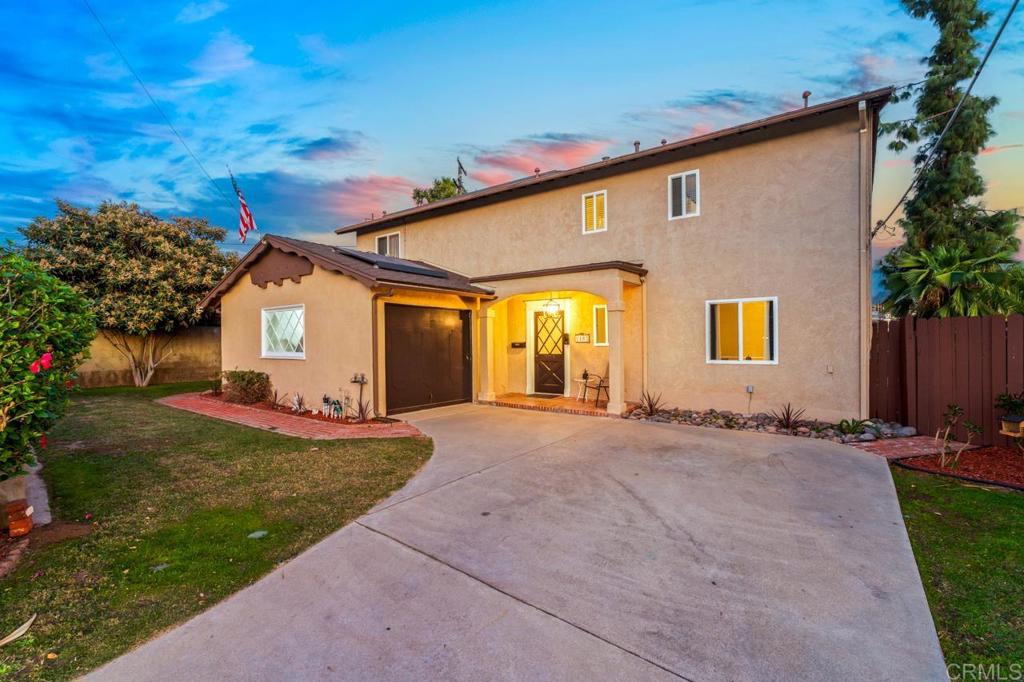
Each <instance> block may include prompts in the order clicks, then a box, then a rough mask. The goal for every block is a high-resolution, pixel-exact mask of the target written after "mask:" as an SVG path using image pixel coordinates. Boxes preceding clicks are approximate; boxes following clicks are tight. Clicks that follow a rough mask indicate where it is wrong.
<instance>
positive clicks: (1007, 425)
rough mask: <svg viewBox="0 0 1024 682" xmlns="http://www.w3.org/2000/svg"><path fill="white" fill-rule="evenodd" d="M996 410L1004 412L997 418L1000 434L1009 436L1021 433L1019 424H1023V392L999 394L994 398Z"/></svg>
mask: <svg viewBox="0 0 1024 682" xmlns="http://www.w3.org/2000/svg"><path fill="white" fill-rule="evenodd" d="M996 408H997V409H1000V410H1002V411H1003V412H1004V414H1003V416H1002V417H1000V418H999V422H1000V425H1001V427H1002V428H1001V430H1002V432H1003V433H1006V434H1009V435H1014V434H1019V433H1021V430H1020V424H1021V422H1024V416H1022V415H1024V391H1021V392H1020V393H1003V394H1001V395H1000V396H999V397H998V398H996Z"/></svg>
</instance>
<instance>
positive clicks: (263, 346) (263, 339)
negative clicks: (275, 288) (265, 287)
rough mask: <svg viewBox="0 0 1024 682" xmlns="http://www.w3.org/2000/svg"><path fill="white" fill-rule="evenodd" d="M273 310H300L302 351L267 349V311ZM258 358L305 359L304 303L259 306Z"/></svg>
mask: <svg viewBox="0 0 1024 682" xmlns="http://www.w3.org/2000/svg"><path fill="white" fill-rule="evenodd" d="M274 310H301V311H302V352H301V353H285V352H272V351H268V350H267V312H268V311H274ZM260 358H263V359H266V360H305V359H306V304H305V303H292V304H289V305H275V306H268V307H266V308H260Z"/></svg>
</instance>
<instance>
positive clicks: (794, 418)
mask: <svg viewBox="0 0 1024 682" xmlns="http://www.w3.org/2000/svg"><path fill="white" fill-rule="evenodd" d="M768 414H769V415H770V416H771V417H772V418H773V419H774V420H775V423H776V424H778V425H779V428H781V429H785V430H786V431H792V430H793V429H795V428H796V427H798V426H800V417H802V416H804V411H803V410H798V409H796V408H794V407H793V405H792V403H786V404H785V405H783V406H782V408H781V409H780V410H779V411H778V412H776V411H775V410H772V411H771V412H769V413H768Z"/></svg>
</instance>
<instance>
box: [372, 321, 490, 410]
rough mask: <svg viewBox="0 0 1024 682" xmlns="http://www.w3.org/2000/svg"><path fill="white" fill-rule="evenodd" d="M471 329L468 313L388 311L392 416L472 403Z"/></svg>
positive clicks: (386, 357) (387, 353)
mask: <svg viewBox="0 0 1024 682" xmlns="http://www.w3.org/2000/svg"><path fill="white" fill-rule="evenodd" d="M469 325H470V311H468V310H448V309H445V308H421V307H419V306H409V305H398V304H395V303H388V304H386V305H385V306H384V371H385V373H386V375H385V385H386V390H387V406H388V413H389V414H394V413H397V412H407V411H409V410H419V409H423V408H426V407H437V406H439V405H452V404H455V403H464V402H468V401H470V400H472V391H473V370H472V366H473V365H472V360H473V356H472V344H471V338H472V337H471V335H470V326H469Z"/></svg>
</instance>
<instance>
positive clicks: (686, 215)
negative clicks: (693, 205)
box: [667, 168, 700, 220]
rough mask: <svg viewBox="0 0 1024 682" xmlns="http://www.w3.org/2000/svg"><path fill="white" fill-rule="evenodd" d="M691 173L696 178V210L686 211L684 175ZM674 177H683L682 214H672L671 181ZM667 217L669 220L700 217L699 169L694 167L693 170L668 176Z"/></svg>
mask: <svg viewBox="0 0 1024 682" xmlns="http://www.w3.org/2000/svg"><path fill="white" fill-rule="evenodd" d="M687 175H693V176H695V177H696V178H697V211H696V212H695V213H687V212H686V176H687ZM676 178H682V179H683V196H682V200H683V203H682V206H683V214H682V215H677V216H674V215H672V181H673V180H675V179H676ZM667 211H668V219H669V220H685V219H686V218H699V217H700V169H699V168H694V169H693V170H688V171H683V172H682V173H673V174H672V175H670V176H668V206H667Z"/></svg>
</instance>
